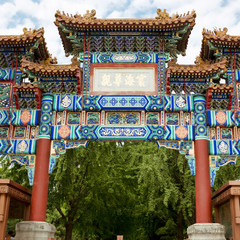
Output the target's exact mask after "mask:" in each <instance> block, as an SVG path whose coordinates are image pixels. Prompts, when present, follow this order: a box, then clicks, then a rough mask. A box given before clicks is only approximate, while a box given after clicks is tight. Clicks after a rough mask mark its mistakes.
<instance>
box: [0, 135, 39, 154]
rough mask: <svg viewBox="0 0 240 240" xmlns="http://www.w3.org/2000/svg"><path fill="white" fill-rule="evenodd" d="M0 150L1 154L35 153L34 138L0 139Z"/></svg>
mask: <svg viewBox="0 0 240 240" xmlns="http://www.w3.org/2000/svg"><path fill="white" fill-rule="evenodd" d="M0 152H1V153H2V154H35V153H36V140H35V139H12V140H10V141H9V140H7V139H0Z"/></svg>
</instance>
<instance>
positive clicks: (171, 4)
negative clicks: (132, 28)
mask: <svg viewBox="0 0 240 240" xmlns="http://www.w3.org/2000/svg"><path fill="white" fill-rule="evenodd" d="M0 8H1V21H0V34H1V35H9V34H20V33H22V29H23V28H24V27H28V28H34V27H35V28H40V27H44V29H45V39H46V42H47V46H48V49H49V51H50V52H51V53H52V55H53V56H56V57H57V58H58V60H59V62H60V63H69V62H70V59H69V58H65V57H64V55H65V54H64V50H63V46H62V43H61V41H60V36H59V34H58V31H57V27H56V26H55V25H54V20H55V16H54V15H55V13H56V11H57V10H60V11H65V12H66V13H69V14H73V15H74V14H76V13H79V14H84V13H85V12H86V10H91V9H96V11H97V17H98V18H106V17H107V18H126V17H127V18H154V17H155V16H156V9H157V8H162V9H164V8H166V9H167V11H168V12H169V13H171V14H172V13H176V12H178V13H186V12H188V11H192V10H193V9H195V11H196V13H197V19H196V26H195V27H194V29H193V31H192V34H191V36H190V39H189V42H188V48H187V56H186V57H179V60H178V62H181V63H193V61H194V59H195V57H196V56H197V55H199V53H200V49H201V40H202V29H203V27H205V28H207V29H210V30H213V28H214V27H221V28H223V27H227V28H228V29H229V34H232V35H240V34H239V28H240V21H239V17H240V15H239V12H240V0H237V1H226V0H211V1H210V0H201V1H199V0H169V1H166V0H121V1H116V0H104V1H99V0H91V1H89V0H81V1H79V0H78V1H77V0H60V1H56V0H40V1H38V2H36V1H32V0H12V1H5V2H3V3H1V0H0Z"/></svg>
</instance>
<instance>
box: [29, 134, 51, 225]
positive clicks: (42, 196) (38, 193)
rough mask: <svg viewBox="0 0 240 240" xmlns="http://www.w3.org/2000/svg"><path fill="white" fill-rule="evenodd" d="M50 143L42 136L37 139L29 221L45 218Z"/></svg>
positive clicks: (43, 220)
mask: <svg viewBox="0 0 240 240" xmlns="http://www.w3.org/2000/svg"><path fill="white" fill-rule="evenodd" d="M50 145H51V141H50V139H46V138H45V139H44V138H42V139H38V141H37V152H36V165H35V173H34V181H33V190H32V200H31V213H30V221H42V222H45V220H46V211H47V198H48V182H49V174H48V168H49V156H50Z"/></svg>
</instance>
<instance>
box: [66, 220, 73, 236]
mask: <svg viewBox="0 0 240 240" xmlns="http://www.w3.org/2000/svg"><path fill="white" fill-rule="evenodd" d="M72 231H73V222H71V223H66V224H65V240H72Z"/></svg>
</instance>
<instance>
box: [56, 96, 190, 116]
mask: <svg viewBox="0 0 240 240" xmlns="http://www.w3.org/2000/svg"><path fill="white" fill-rule="evenodd" d="M53 110H54V111H64V110H68V111H81V110H85V111H101V110H146V111H162V110H165V111H167V112H179V111H184V112H191V111H193V110H194V106H193V96H181V95H179V96H164V97H163V96H161V97H160V96H154V95H90V96H84V97H83V100H82V97H81V96H78V95H63V96H62V97H61V96H59V95H55V96H54V103H53Z"/></svg>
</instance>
